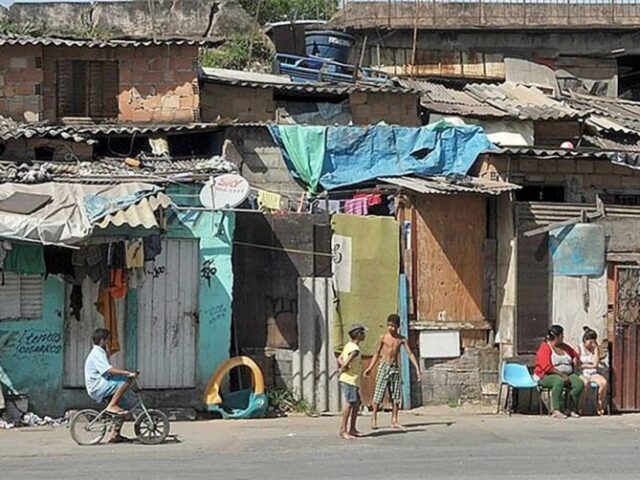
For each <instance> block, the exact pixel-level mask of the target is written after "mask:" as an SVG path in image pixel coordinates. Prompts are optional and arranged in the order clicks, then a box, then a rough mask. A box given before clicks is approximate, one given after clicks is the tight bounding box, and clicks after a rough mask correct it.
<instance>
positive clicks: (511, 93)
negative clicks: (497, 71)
mask: <svg viewBox="0 0 640 480" xmlns="http://www.w3.org/2000/svg"><path fill="white" fill-rule="evenodd" d="M465 91H466V92H468V93H470V94H471V95H473V96H474V97H475V98H477V99H478V100H480V101H481V102H483V103H487V104H489V105H492V106H494V107H496V108H499V109H500V110H502V111H504V112H507V113H508V114H509V115H510V116H511V117H514V118H519V119H522V120H576V119H579V118H583V117H586V116H588V113H587V112H584V111H580V110H576V109H573V108H571V107H570V106H568V105H565V104H563V103H562V102H559V101H558V100H555V99H553V98H551V97H549V96H547V95H545V94H544V93H543V92H542V91H541V90H539V89H537V88H535V87H527V86H524V85H516V84H514V83H509V82H506V83H502V84H499V85H493V84H480V83H475V84H468V85H467V86H466V87H465Z"/></svg>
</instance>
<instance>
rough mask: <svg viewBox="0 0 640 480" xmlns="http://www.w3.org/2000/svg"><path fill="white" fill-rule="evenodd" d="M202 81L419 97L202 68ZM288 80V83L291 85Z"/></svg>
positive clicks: (387, 88) (397, 89)
mask: <svg viewBox="0 0 640 480" xmlns="http://www.w3.org/2000/svg"><path fill="white" fill-rule="evenodd" d="M200 78H201V79H202V80H203V81H205V82H209V83H217V84H222V85H231V86H235V87H246V88H273V89H274V90H277V91H279V92H290V93H315V94H328V95H348V94H350V93H354V92H362V93H418V92H417V91H415V90H412V89H408V88H404V87H402V86H396V85H370V84H366V85H365V84H359V83H355V84H354V83H328V82H304V83H303V82H294V81H293V80H291V79H290V78H289V77H288V76H286V75H274V74H270V73H259V72H245V71H241V70H227V69H219V68H202V69H201V70H200ZM287 80H288V81H287Z"/></svg>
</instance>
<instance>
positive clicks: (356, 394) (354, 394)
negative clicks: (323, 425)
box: [340, 382, 360, 403]
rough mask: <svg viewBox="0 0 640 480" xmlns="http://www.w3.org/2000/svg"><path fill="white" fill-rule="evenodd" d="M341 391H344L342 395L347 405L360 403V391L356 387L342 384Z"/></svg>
mask: <svg viewBox="0 0 640 480" xmlns="http://www.w3.org/2000/svg"><path fill="white" fill-rule="evenodd" d="M340 390H342V394H343V395H344V399H345V400H346V401H347V403H359V402H360V389H359V388H358V387H356V386H355V385H351V384H349V383H344V382H340Z"/></svg>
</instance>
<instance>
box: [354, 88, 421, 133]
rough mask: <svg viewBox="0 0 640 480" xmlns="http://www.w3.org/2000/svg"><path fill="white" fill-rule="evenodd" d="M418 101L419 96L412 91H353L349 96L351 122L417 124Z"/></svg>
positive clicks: (418, 117)
mask: <svg viewBox="0 0 640 480" xmlns="http://www.w3.org/2000/svg"><path fill="white" fill-rule="evenodd" d="M419 101H420V99H419V96H418V95H417V94H412V93H407V94H398V93H364V92H355V93H352V94H351V95H350V96H349V104H350V106H351V114H352V116H353V123H354V124H356V125H373V124H376V123H378V122H382V121H384V122H386V123H388V124H390V125H404V126H407V127H416V126H419V125H420V124H421V122H420V116H419V108H418V106H419Z"/></svg>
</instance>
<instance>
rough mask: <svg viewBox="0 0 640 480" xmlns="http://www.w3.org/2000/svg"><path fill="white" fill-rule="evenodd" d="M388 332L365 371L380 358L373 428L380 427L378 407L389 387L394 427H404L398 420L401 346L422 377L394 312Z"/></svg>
mask: <svg viewBox="0 0 640 480" xmlns="http://www.w3.org/2000/svg"><path fill="white" fill-rule="evenodd" d="M387 329H388V332H387V333H385V334H384V335H382V336H381V337H380V342H379V343H378V348H377V349H376V353H375V354H374V355H373V358H372V359H371V363H370V364H369V366H368V367H367V369H366V370H365V371H364V376H365V377H368V376H369V375H370V374H371V370H373V368H374V367H375V365H376V363H377V362H378V360H379V361H380V365H379V366H378V374H377V375H376V388H375V391H374V394H373V416H372V417H371V428H372V429H374V430H375V429H377V428H378V409H379V408H380V404H381V403H382V399H383V398H384V393H385V391H386V390H387V388H389V389H390V390H391V400H392V402H393V409H392V413H391V426H392V427H393V428H402V427H401V426H400V423H399V421H398V411H399V410H400V402H401V401H402V390H401V383H400V369H399V367H398V365H399V357H400V348H401V347H404V348H405V349H406V351H407V354H408V355H409V359H410V360H411V363H413V365H414V366H415V367H416V371H417V373H418V381H420V379H421V377H422V371H421V369H420V365H419V364H418V361H417V360H416V357H415V355H414V354H413V352H412V351H411V348H409V344H408V342H407V339H406V338H404V337H403V336H402V335H400V334H399V333H398V330H399V329H400V317H398V315H395V314H392V315H389V317H388V318H387Z"/></svg>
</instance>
